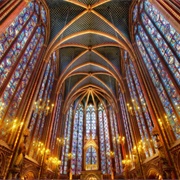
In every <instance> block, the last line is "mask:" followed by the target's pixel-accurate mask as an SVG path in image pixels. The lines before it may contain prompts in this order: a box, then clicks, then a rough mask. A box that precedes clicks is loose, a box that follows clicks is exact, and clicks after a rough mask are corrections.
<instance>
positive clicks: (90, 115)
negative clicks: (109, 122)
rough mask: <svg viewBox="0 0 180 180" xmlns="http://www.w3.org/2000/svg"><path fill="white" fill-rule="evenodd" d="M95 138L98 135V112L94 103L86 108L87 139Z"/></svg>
mask: <svg viewBox="0 0 180 180" xmlns="http://www.w3.org/2000/svg"><path fill="white" fill-rule="evenodd" d="M90 136H92V139H95V137H96V114H95V109H94V106H93V105H92V104H90V105H89V106H88V107H87V109H86V137H87V139H90Z"/></svg>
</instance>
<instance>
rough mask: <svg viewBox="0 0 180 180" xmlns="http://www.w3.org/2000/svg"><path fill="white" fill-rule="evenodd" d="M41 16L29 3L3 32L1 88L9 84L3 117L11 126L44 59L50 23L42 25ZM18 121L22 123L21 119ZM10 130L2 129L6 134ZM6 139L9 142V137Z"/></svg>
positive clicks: (0, 43)
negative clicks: (34, 72)
mask: <svg viewBox="0 0 180 180" xmlns="http://www.w3.org/2000/svg"><path fill="white" fill-rule="evenodd" d="M38 5H39V4H38ZM39 6H40V5H39ZM40 18H41V16H40V15H39V16H38V15H37V14H36V12H34V2H29V3H28V5H27V7H25V8H24V9H23V10H22V12H21V13H20V14H19V15H18V16H17V17H16V19H15V20H14V21H13V22H12V23H11V24H10V26H9V27H8V28H7V29H6V30H5V32H4V33H2V34H1V35H0V82H1V84H0V88H2V87H5V89H4V91H3V92H2V94H1V96H0V103H2V104H4V108H3V110H2V111H0V118H1V119H2V120H3V121H4V123H6V122H5V119H8V124H7V129H8V126H9V127H10V126H12V124H13V123H14V122H15V119H16V117H17V116H18V109H19V107H20V106H21V103H22V102H21V100H22V99H23V97H24V96H25V95H26V89H27V87H28V84H29V82H30V79H31V78H32V76H33V71H34V67H35V66H36V67H37V66H38V64H39V62H40V61H41V56H40V54H41V49H42V47H43V44H44V42H45V35H46V32H45V27H44V25H46V24H42V21H40ZM38 22H39V23H38ZM16 124H17V125H20V122H19V120H17V119H16ZM7 129H3V130H2V131H1V132H2V133H3V134H4V135H5V134H6V133H7V132H8V131H6V130H7ZM5 131H6V132H5ZM6 137H8V136H7V134H6ZM3 139H4V140H5V141H7V142H8V141H9V140H8V138H3ZM11 143H13V141H12V142H11Z"/></svg>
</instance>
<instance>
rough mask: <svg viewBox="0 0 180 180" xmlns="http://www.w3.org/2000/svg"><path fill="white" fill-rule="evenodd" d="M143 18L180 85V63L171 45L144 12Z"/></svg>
mask: <svg viewBox="0 0 180 180" xmlns="http://www.w3.org/2000/svg"><path fill="white" fill-rule="evenodd" d="M141 18H142V22H143V24H144V26H145V28H146V30H147V32H148V33H149V35H150V37H151V38H152V40H153V42H154V44H155V46H156V47H157V50H158V51H159V52H160V54H161V55H162V57H163V58H164V60H165V62H166V63H167V66H168V67H169V69H170V70H171V72H172V74H173V75H174V78H175V80H176V81H177V83H178V84H179V85H180V63H179V62H178V60H177V58H176V57H175V55H174V53H173V52H172V50H171V49H170V48H169V45H168V44H167V43H166V42H165V40H164V38H163V36H162V35H161V34H160V33H159V32H158V31H157V29H156V27H155V26H154V25H153V23H152V22H151V20H150V19H149V18H148V16H147V15H146V14H145V13H142V14H141Z"/></svg>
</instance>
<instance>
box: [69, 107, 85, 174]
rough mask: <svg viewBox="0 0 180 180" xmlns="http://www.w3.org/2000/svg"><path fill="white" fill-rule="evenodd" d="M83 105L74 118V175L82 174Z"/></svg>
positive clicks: (72, 162)
mask: <svg viewBox="0 0 180 180" xmlns="http://www.w3.org/2000/svg"><path fill="white" fill-rule="evenodd" d="M83 114H84V113H83V105H82V104H79V106H78V108H77V110H76V113H75V118H74V128H73V141H72V153H73V155H74V156H73V159H72V161H71V168H72V172H73V174H80V173H81V171H82V150H83V144H82V143H83Z"/></svg>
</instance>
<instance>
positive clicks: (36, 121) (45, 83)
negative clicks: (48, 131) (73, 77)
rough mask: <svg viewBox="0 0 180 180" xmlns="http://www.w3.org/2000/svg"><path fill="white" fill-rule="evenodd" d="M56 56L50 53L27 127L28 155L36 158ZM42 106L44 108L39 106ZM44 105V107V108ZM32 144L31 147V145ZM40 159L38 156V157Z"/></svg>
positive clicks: (40, 146) (42, 145)
mask: <svg viewBox="0 0 180 180" xmlns="http://www.w3.org/2000/svg"><path fill="white" fill-rule="evenodd" d="M55 62H56V56H55V52H54V53H53V54H52V55H51V57H50V60H49V62H48V64H47V66H46V69H45V72H44V75H43V78H42V82H41V85H40V89H39V92H38V96H37V98H36V103H37V104H36V105H35V104H34V110H33V113H32V115H31V118H30V122H29V125H28V128H29V130H30V137H29V139H30V141H29V150H30V152H29V155H30V156H31V157H33V158H36V157H37V155H38V152H39V150H40V148H42V149H43V148H44V144H42V142H41V141H42V134H43V130H44V128H45V118H46V116H47V115H48V114H47V113H49V112H50V111H49V112H48V111H46V110H47V109H46V108H47V107H48V106H49V107H50V106H51V107H50V108H53V107H52V104H51V103H50V97H51V93H52V87H53V83H54V78H55V69H56V63H55ZM40 106H41V107H43V108H44V109H41V108H40ZM45 107H46V108H45ZM32 144H33V148H31V145H32ZM38 159H40V158H38Z"/></svg>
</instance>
